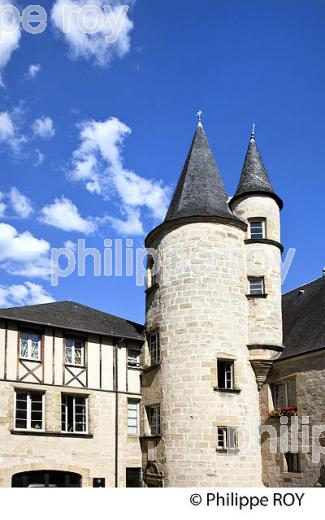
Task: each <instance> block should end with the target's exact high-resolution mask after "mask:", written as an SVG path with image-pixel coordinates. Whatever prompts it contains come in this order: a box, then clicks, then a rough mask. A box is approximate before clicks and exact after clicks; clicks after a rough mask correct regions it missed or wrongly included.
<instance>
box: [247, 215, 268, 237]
mask: <svg viewBox="0 0 325 520" xmlns="http://www.w3.org/2000/svg"><path fill="white" fill-rule="evenodd" d="M249 230H250V237H251V238H252V239H255V240H261V239H263V238H265V220H262V219H256V220H255V219H254V220H250V221H249Z"/></svg>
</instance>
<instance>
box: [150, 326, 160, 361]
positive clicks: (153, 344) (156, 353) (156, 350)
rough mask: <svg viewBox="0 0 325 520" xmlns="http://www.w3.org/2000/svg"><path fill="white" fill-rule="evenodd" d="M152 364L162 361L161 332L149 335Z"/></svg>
mask: <svg viewBox="0 0 325 520" xmlns="http://www.w3.org/2000/svg"><path fill="white" fill-rule="evenodd" d="M148 345H149V352H150V362H151V365H157V364H158V363H160V338H159V332H154V333H153V334H150V335H149V336H148Z"/></svg>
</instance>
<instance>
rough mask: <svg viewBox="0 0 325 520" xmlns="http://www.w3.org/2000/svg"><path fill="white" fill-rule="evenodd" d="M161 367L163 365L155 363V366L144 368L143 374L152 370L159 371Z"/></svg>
mask: <svg viewBox="0 0 325 520" xmlns="http://www.w3.org/2000/svg"><path fill="white" fill-rule="evenodd" d="M160 367H161V363H155V364H154V365H150V366H148V367H143V369H142V371H143V372H150V371H151V370H154V369H158V368H160Z"/></svg>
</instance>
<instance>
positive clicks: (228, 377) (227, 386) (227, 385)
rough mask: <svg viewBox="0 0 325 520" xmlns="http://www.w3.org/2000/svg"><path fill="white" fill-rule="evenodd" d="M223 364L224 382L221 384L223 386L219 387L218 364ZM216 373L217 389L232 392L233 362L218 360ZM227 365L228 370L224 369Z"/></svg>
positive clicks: (233, 386) (230, 360)
mask: <svg viewBox="0 0 325 520" xmlns="http://www.w3.org/2000/svg"><path fill="white" fill-rule="evenodd" d="M221 363H223V364H224V365H225V371H224V377H225V380H224V382H223V384H224V386H221V384H220V383H221V382H220V381H219V364H221ZM217 364H218V366H217V373H218V388H220V389H221V390H234V388H235V385H234V379H235V378H234V373H235V370H234V368H235V362H234V360H232V359H218V360H217ZM227 365H229V369H228V370H227V369H226V366H227Z"/></svg>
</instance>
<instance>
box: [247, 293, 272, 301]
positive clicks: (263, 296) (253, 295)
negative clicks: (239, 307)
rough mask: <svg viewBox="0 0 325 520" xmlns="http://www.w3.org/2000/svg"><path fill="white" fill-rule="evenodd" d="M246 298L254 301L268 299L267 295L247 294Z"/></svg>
mask: <svg viewBox="0 0 325 520" xmlns="http://www.w3.org/2000/svg"><path fill="white" fill-rule="evenodd" d="M246 298H247V299H248V300H253V299H254V298H267V294H246Z"/></svg>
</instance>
